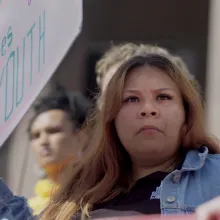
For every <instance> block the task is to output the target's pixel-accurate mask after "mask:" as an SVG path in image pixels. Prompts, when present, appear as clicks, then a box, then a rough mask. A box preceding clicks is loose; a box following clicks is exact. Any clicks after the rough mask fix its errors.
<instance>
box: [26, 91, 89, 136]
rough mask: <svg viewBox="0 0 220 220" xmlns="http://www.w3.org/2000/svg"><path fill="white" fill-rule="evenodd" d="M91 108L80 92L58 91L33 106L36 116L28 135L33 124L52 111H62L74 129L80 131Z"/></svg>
mask: <svg viewBox="0 0 220 220" xmlns="http://www.w3.org/2000/svg"><path fill="white" fill-rule="evenodd" d="M90 107H91V103H90V102H89V100H88V99H87V98H86V97H85V96H84V95H82V94H81V93H80V92H70V91H66V90H64V89H57V91H56V92H54V93H52V94H51V95H48V96H45V97H43V98H41V99H40V100H39V101H38V102H36V104H35V105H34V106H33V110H34V116H33V118H32V120H31V121H30V123H29V126H28V133H29V134H30V132H31V128H32V125H33V122H34V121H35V119H36V118H37V117H38V116H39V115H40V114H42V113H44V112H47V111H50V110H62V111H64V112H65V113H66V114H67V115H68V118H69V120H70V121H71V122H72V124H73V128H75V129H80V128H81V127H82V125H83V124H84V122H85V120H86V118H87V116H88V114H89V110H90Z"/></svg>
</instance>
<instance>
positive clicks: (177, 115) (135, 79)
mask: <svg viewBox="0 0 220 220" xmlns="http://www.w3.org/2000/svg"><path fill="white" fill-rule="evenodd" d="M184 122H185V111H184V106H183V100H182V97H181V94H180V90H179V89H178V86H177V85H176V84H175V82H174V81H173V80H172V79H171V78H170V77H169V76H168V75H167V74H166V73H165V72H164V71H162V70H160V69H157V68H153V67H147V66H144V67H138V68H135V69H133V70H132V71H131V72H129V73H128V75H127V79H126V81H125V86H124V90H123V103H122V106H121V109H120V110H119V113H118V114H117V116H116V118H115V126H116V131H117V134H118V136H119V139H120V141H121V143H122V144H123V146H124V148H125V149H126V151H127V152H128V153H129V155H130V157H131V160H132V161H133V162H134V161H145V162H147V163H149V164H151V165H152V164H154V163H158V161H160V162H164V161H166V160H168V159H170V158H171V157H173V156H175V154H176V153H177V151H178V148H179V145H180V131H181V127H182V126H183V124H184Z"/></svg>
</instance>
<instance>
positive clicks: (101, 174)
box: [41, 54, 219, 220]
mask: <svg viewBox="0 0 220 220" xmlns="http://www.w3.org/2000/svg"><path fill="white" fill-rule="evenodd" d="M145 65H148V66H151V67H155V68H159V69H161V70H163V71H164V72H165V73H167V74H168V75H169V76H170V78H171V79H172V80H173V81H174V82H175V83H176V84H177V85H178V87H179V89H180V91H181V94H182V98H183V101H184V106H185V114H186V122H185V126H184V127H185V129H184V130H183V131H182V140H181V147H182V148H184V149H192V148H199V147H200V146H201V145H206V146H207V147H208V148H209V149H210V150H211V151H212V152H214V153H217V152H219V147H218V145H217V142H215V141H214V139H212V138H210V137H209V136H208V135H207V134H206V132H205V127H204V115H203V107H202V101H201V97H200V95H199V93H198V91H197V90H196V89H195V88H194V87H193V84H192V83H191V82H190V79H189V78H188V77H187V74H185V73H183V72H180V70H179V69H178V68H177V67H176V66H175V65H174V64H173V63H172V62H171V61H170V59H169V58H168V57H163V56H160V55H155V54H149V55H147V56H144V57H142V56H138V57H133V58H131V59H130V60H128V61H127V62H125V63H124V64H123V65H122V66H121V67H120V68H119V69H118V70H117V72H116V73H115V74H114V76H113V78H112V79H111V81H110V83H109V85H108V87H107V89H106V92H105V94H104V97H103V99H102V101H103V104H102V108H101V110H97V111H95V112H94V114H93V115H92V117H91V118H90V119H89V120H88V121H87V124H86V132H87V133H88V134H89V139H88V143H87V147H86V150H85V151H84V155H83V158H81V161H80V160H79V161H75V162H74V164H73V165H72V166H71V168H70V175H68V176H65V179H66V181H65V183H64V184H63V185H62V186H61V189H60V191H59V192H58V193H57V194H56V195H55V196H54V198H52V201H51V203H50V204H49V206H48V207H47V208H46V210H45V211H44V213H43V215H42V218H41V219H43V220H70V219H71V218H73V216H74V215H78V214H79V215H80V216H82V217H81V218H82V219H85V218H87V217H89V212H90V210H91V209H92V207H93V205H95V204H97V203H102V202H104V201H107V200H109V199H111V198H114V197H115V196H116V195H118V194H119V193H120V192H123V191H125V190H127V189H128V187H129V185H130V181H131V166H132V165H131V161H130V157H129V155H128V153H127V152H126V151H125V149H124V148H123V146H122V144H121V143H120V141H119V138H118V136H117V133H116V130H115V126H114V119H115V117H116V115H117V113H118V111H119V109H120V107H121V102H122V92H123V88H124V83H125V80H126V75H127V73H128V72H129V71H131V70H132V69H134V68H136V67H140V66H145Z"/></svg>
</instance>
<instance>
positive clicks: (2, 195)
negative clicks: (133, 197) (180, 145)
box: [0, 147, 220, 220]
mask: <svg viewBox="0 0 220 220" xmlns="http://www.w3.org/2000/svg"><path fill="white" fill-rule="evenodd" d="M157 193H158V195H157V196H158V198H160V206H161V213H162V214H165V215H167V214H190V213H192V212H194V211H195V208H196V207H198V206H199V205H201V204H202V203H204V202H206V201H208V200H210V199H212V198H214V197H216V196H219V195H220V154H209V153H208V148H207V147H201V148H200V149H199V150H190V151H189V152H188V153H187V155H186V158H185V160H184V163H183V165H182V168H181V169H179V170H174V171H173V172H171V173H170V174H169V175H167V176H166V178H165V179H164V180H163V181H162V182H161V185H160V187H159V188H158V190H157ZM29 219H34V217H33V216H32V212H31V210H30V209H29V207H28V205H27V202H26V200H25V199H24V198H23V197H16V196H13V194H12V192H11V191H10V190H9V189H8V187H7V186H6V185H5V184H4V182H3V180H2V179H0V220H29Z"/></svg>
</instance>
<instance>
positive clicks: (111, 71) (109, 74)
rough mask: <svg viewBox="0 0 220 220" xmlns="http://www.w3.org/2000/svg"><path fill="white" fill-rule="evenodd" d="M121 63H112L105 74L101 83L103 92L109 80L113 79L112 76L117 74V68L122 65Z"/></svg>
mask: <svg viewBox="0 0 220 220" xmlns="http://www.w3.org/2000/svg"><path fill="white" fill-rule="evenodd" d="M121 64H122V63H116V64H114V65H112V66H111V67H110V68H109V69H108V70H107V71H106V73H105V74H104V75H103V77H102V79H101V85H100V87H101V91H102V93H103V92H104V91H105V89H106V87H107V85H108V83H109V81H110V80H111V78H112V77H113V75H114V74H115V72H116V71H117V69H118V68H119V67H120V65H121Z"/></svg>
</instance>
